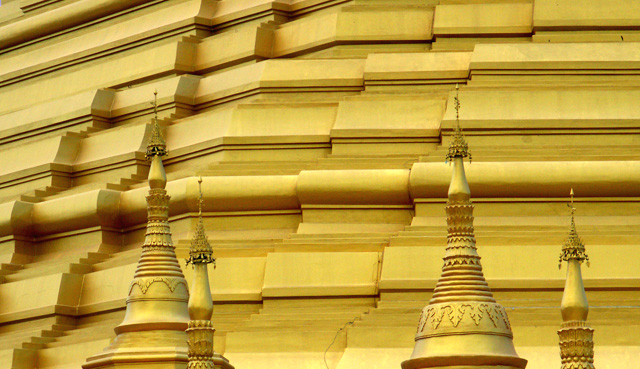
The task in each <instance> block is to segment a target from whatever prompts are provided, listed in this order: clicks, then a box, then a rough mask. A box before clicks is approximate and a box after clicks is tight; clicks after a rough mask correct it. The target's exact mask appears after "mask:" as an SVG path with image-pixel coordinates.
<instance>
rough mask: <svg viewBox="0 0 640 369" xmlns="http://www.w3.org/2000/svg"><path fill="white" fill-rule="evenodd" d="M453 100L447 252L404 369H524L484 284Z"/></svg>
mask: <svg viewBox="0 0 640 369" xmlns="http://www.w3.org/2000/svg"><path fill="white" fill-rule="evenodd" d="M457 90H458V88H457V86H456V96H455V99H454V102H455V105H454V106H455V109H456V127H455V130H454V135H453V139H452V141H451V145H450V146H449V151H448V154H447V159H446V161H447V162H449V163H453V174H452V176H451V183H450V185H449V192H448V202H447V205H446V207H445V210H446V213H447V231H448V235H447V248H446V251H445V256H444V266H443V267H442V275H441V277H440V279H439V280H438V283H437V284H436V287H435V289H434V291H433V296H432V299H431V301H430V302H429V305H427V306H426V307H425V308H424V309H423V310H422V314H421V316H420V320H419V323H418V331H417V333H416V337H415V341H416V344H415V347H414V350H413V354H412V355H411V358H410V359H409V360H407V361H405V362H403V363H402V368H403V369H421V368H452V367H456V368H458V367H460V368H462V367H463V366H464V367H465V368H476V367H477V368H485V367H488V366H492V367H493V366H496V367H497V366H499V367H500V368H504V369H507V368H509V369H515V368H518V369H522V368H524V367H525V366H526V364H527V361H526V360H524V359H522V358H520V357H518V354H517V353H516V351H515V349H514V347H513V341H512V339H513V334H512V332H511V326H510V324H509V319H508V317H507V313H506V311H505V310H504V308H503V307H502V306H501V305H500V304H498V303H496V301H495V299H494V298H493V294H492V292H491V289H490V288H489V286H488V284H487V282H486V281H485V279H484V274H483V272H482V265H481V264H480V256H479V255H478V252H477V249H476V238H475V234H474V229H473V208H474V207H473V204H472V203H471V191H470V190H469V184H468V183H467V178H466V175H465V171H464V161H463V159H464V158H465V157H469V158H470V157H471V155H470V153H469V147H468V145H467V142H466V141H465V139H464V136H463V135H462V129H460V123H459V121H458V117H459V108H460V102H459V99H458V93H457Z"/></svg>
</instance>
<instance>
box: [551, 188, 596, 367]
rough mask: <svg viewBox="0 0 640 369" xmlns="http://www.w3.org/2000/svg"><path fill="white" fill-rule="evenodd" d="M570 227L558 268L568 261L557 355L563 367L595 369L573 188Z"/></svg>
mask: <svg viewBox="0 0 640 369" xmlns="http://www.w3.org/2000/svg"><path fill="white" fill-rule="evenodd" d="M570 195H571V206H570V207H571V226H570V229H569V237H567V240H566V241H565V243H564V246H563V247H562V253H561V254H560V267H562V262H563V261H566V262H567V279H566V283H565V286H564V293H563V294H562V303H561V305H560V307H561V313H562V326H561V328H560V330H559V331H558V336H559V337H560V358H561V361H562V366H561V368H562V369H594V368H595V367H594V365H593V357H594V353H593V346H594V344H593V332H594V331H593V329H592V328H590V327H589V325H588V324H587V316H588V315H589V303H588V302H587V295H586V293H585V290H584V283H583V281H582V271H581V264H582V263H583V262H585V261H586V262H587V265H589V256H587V253H586V248H585V246H584V243H582V240H581V239H580V237H579V236H578V232H577V230H576V222H575V217H574V214H575V212H576V208H575V207H574V205H573V188H572V189H571V193H570Z"/></svg>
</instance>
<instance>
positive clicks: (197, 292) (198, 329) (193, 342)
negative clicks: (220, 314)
mask: <svg viewBox="0 0 640 369" xmlns="http://www.w3.org/2000/svg"><path fill="white" fill-rule="evenodd" d="M198 190H199V192H200V199H199V201H198V224H197V226H196V232H195V234H194V236H193V240H192V241H191V248H190V249H189V259H188V260H187V265H189V264H191V265H193V269H194V273H193V274H194V277H193V284H192V286H191V294H190V295H189V317H190V318H191V320H189V328H188V329H187V335H188V336H189V341H188V343H189V364H188V365H187V369H213V368H221V369H222V368H224V369H233V366H232V365H231V364H229V361H228V360H227V359H225V358H224V357H223V356H222V355H219V354H216V353H215V352H214V350H213V333H214V331H215V329H214V328H213V325H212V323H211V315H212V314H213V301H212V299H211V287H209V271H208V270H207V269H208V266H209V264H213V266H214V268H215V265H216V259H215V258H214V257H213V251H212V249H211V245H210V244H209V241H208V240H207V233H206V232H205V229H204V222H203V221H202V205H203V203H204V200H203V199H202V177H200V178H199V179H198Z"/></svg>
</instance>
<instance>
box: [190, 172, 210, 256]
mask: <svg viewBox="0 0 640 369" xmlns="http://www.w3.org/2000/svg"><path fill="white" fill-rule="evenodd" d="M198 191H199V192H200V197H199V198H198V224H197V225H196V232H195V234H194V235H193V240H192V241H191V248H190V249H189V259H187V265H188V264H190V263H191V264H194V265H195V264H210V263H213V267H214V268H215V267H216V258H214V257H213V250H212V248H211V245H210V244H209V241H208V240H207V232H206V231H205V229H204V222H203V220H202V207H203V205H204V200H203V196H202V177H199V178H198Z"/></svg>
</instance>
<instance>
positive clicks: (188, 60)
mask: <svg viewBox="0 0 640 369" xmlns="http://www.w3.org/2000/svg"><path fill="white" fill-rule="evenodd" d="M639 26H640V2H638V1H637V0H616V1H613V0H584V1H574V0H440V1H438V0H221V1H215V0H129V1H118V0H2V5H1V6H0V282H1V283H0V368H13V369H31V368H38V369H62V368H65V369H67V368H69V369H80V367H81V365H82V364H83V363H84V362H85V359H86V358H87V357H89V356H92V355H95V354H97V353H99V352H100V351H102V350H103V349H104V348H105V347H107V346H108V345H109V342H110V340H112V339H113V338H114V337H115V333H114V331H113V328H114V327H115V326H117V325H118V324H120V323H121V322H122V319H123V317H124V311H125V310H124V309H125V299H126V297H127V293H128V291H129V286H130V283H131V280H132V278H133V273H134V270H135V267H136V263H137V261H138V258H139V256H140V252H141V245H142V243H143V240H144V233H145V226H146V220H147V219H146V216H147V212H146V202H145V195H146V194H147V191H148V183H147V180H146V179H147V175H148V171H149V162H148V161H146V160H145V157H144V153H145V149H146V144H147V139H148V137H149V135H150V134H151V125H149V124H148V123H149V122H150V121H151V118H152V116H153V106H152V105H151V104H150V102H151V101H152V100H153V96H154V95H153V93H154V91H157V93H158V104H159V105H158V109H159V116H160V124H161V126H162V129H163V134H164V137H165V138H166V141H167V147H168V150H169V155H168V156H167V157H165V158H164V165H165V169H166V172H167V177H168V181H169V182H168V183H167V191H168V193H169V195H171V203H170V222H171V229H172V232H173V240H174V242H175V244H176V246H177V250H176V252H177V254H178V257H179V259H180V260H182V262H183V270H184V273H185V275H186V278H187V280H188V281H190V280H191V278H192V269H191V267H188V268H186V267H184V260H185V259H186V258H187V257H188V253H189V250H188V249H189V242H190V239H191V237H192V236H193V232H194V229H195V225H196V222H197V214H198V196H199V191H198V182H197V181H198V177H199V176H202V178H203V183H202V191H203V196H204V209H203V211H204V224H205V228H206V229H207V232H208V237H209V242H210V243H211V245H212V246H213V251H214V255H215V256H216V257H217V258H218V260H217V268H216V269H215V270H210V273H209V275H210V284H211V292H212V296H213V302H214V314H213V318H212V321H213V326H214V327H215V328H216V332H215V341H214V344H215V348H216V350H217V351H218V352H220V353H223V354H224V356H225V357H227V358H228V359H229V360H230V362H231V363H232V364H233V365H234V366H235V367H236V368H238V369H255V368H260V369H276V368H277V369H298V368H307V369H325V368H329V369H355V368H371V369H398V368H400V363H401V362H402V361H404V360H406V359H408V358H409V356H410V355H411V352H412V349H413V346H414V335H415V330H416V326H417V322H418V318H419V316H420V311H421V310H422V308H423V307H424V306H425V305H426V304H427V302H428V301H429V299H430V298H431V294H432V291H433V288H434V286H435V284H436V281H437V279H438V277H439V276H440V272H441V267H442V256H443V255H444V248H445V244H446V232H447V230H446V215H445V211H444V205H445V203H446V198H447V188H448V185H449V181H450V178H451V167H450V166H448V165H446V164H445V163H444V159H445V155H446V152H447V147H448V144H449V142H450V138H451V135H452V131H453V127H454V123H455V121H456V114H455V109H454V108H453V96H455V86H456V84H459V85H460V91H459V98H460V102H461V108H460V115H459V121H460V125H461V126H462V128H463V130H464V134H465V136H466V138H467V140H468V143H469V146H470V149H471V152H472V154H473V162H472V164H471V165H467V167H466V171H467V179H468V182H469V186H470V189H471V194H472V200H473V202H474V204H475V221H474V224H475V234H476V237H477V245H478V250H479V253H480V255H481V256H482V264H483V268H484V273H485V276H486V279H487V282H488V283H489V285H490V286H491V288H492V290H493V294H494V296H495V298H496V300H498V302H499V303H500V304H501V305H502V306H504V307H505V309H506V311H507V313H508V314H509V318H510V320H511V325H512V330H513V334H514V343H515V346H516V350H517V351H518V354H519V355H520V356H521V357H523V358H526V359H528V360H529V365H528V366H527V368H529V369H548V368H558V367H559V366H560V354H559V348H558V335H557V333H556V331H557V330H558V329H559V327H560V324H561V322H562V318H561V315H560V309H559V306H560V300H561V297H562V289H563V286H564V281H565V273H566V272H565V270H564V269H563V270H558V268H557V265H558V256H559V254H560V250H561V247H562V244H563V241H564V239H565V238H566V236H567V233H568V230H569V223H570V219H569V208H568V207H567V205H566V204H567V202H568V194H569V189H570V188H571V187H573V188H574V190H575V193H576V199H575V207H576V208H577V209H578V211H577V213H576V217H575V219H576V226H577V229H578V232H579V234H580V236H581V237H582V239H583V241H584V243H585V244H586V246H587V249H588V252H589V256H590V258H591V267H590V268H583V273H584V274H583V276H584V281H585V287H586V290H587V296H588V299H589V303H590V305H591V306H590V314H589V323H590V324H591V326H592V327H593V328H594V329H595V336H594V340H595V344H596V349H595V350H596V351H595V352H596V356H595V360H596V361H595V364H596V367H597V368H599V369H614V368H615V369H635V368H637V365H638V364H637V358H638V357H640V333H639V332H640V256H639V255H638V245H639V244H640V206H639V205H640V204H639V201H640V135H639V133H640V104H639V103H638V102H639V101H640V75H639V74H638V71H639V70H640V33H638V27H639Z"/></svg>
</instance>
